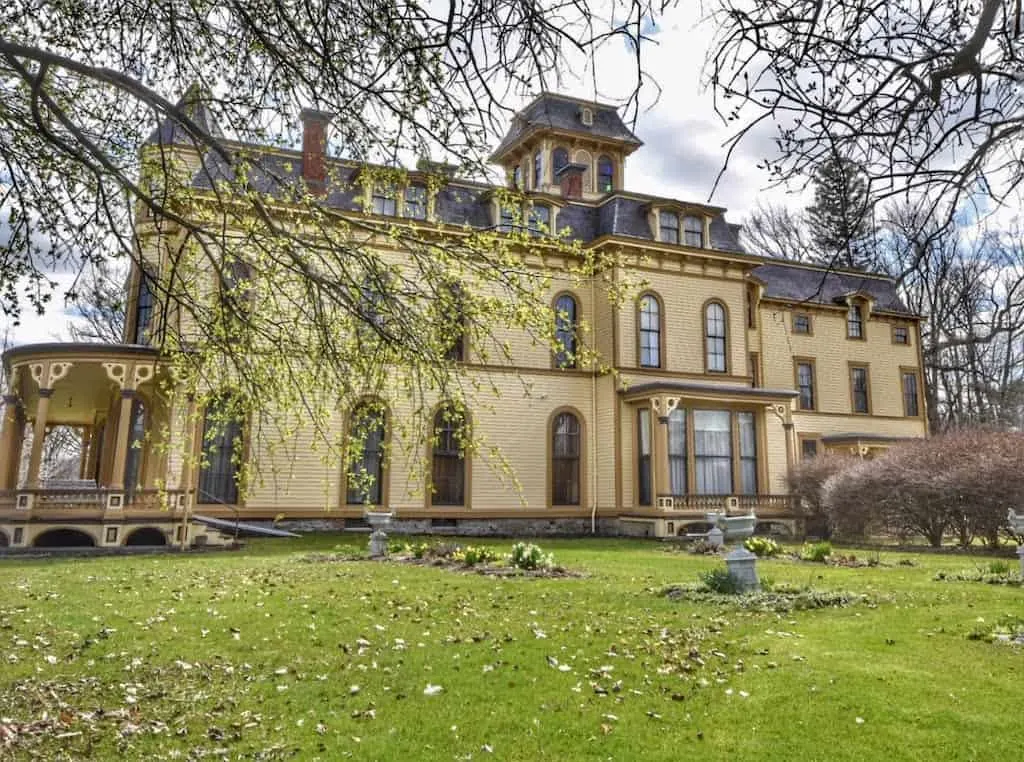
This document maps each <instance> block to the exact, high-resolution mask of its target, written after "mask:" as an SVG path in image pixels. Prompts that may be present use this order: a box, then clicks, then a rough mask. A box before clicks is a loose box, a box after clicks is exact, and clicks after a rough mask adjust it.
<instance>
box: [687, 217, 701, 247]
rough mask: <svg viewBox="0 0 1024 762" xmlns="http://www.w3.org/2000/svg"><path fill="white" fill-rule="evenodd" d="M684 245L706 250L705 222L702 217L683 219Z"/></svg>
mask: <svg viewBox="0 0 1024 762" xmlns="http://www.w3.org/2000/svg"><path fill="white" fill-rule="evenodd" d="M683 243H685V244H686V245H687V246H696V247H698V248H704V220H702V219H701V218H700V217H685V218H684V219H683Z"/></svg>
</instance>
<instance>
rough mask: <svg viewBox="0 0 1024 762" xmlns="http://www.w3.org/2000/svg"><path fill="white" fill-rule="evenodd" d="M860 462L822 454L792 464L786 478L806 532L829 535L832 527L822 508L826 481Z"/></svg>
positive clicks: (845, 457) (850, 456)
mask: <svg viewBox="0 0 1024 762" xmlns="http://www.w3.org/2000/svg"><path fill="white" fill-rule="evenodd" d="M858 462H859V461H858V460H857V459H856V458H854V457H853V456H852V455H844V454H839V453H824V454H822V455H819V456H817V457H815V458H808V459H806V460H803V461H801V462H800V463H797V464H795V465H794V466H793V467H792V468H790V470H789V475H788V477H787V479H788V484H789V492H790V494H791V495H793V497H794V498H796V505H797V507H798V509H799V510H800V512H801V514H802V515H803V517H804V519H805V522H806V526H807V528H808V532H809V533H810V534H817V535H821V536H823V537H830V536H831V535H832V532H833V530H834V527H833V526H832V522H831V520H830V517H829V514H828V512H827V511H826V510H825V500H824V498H825V484H826V482H827V481H828V480H829V479H830V478H831V477H833V476H835V475H836V474H838V473H839V472H841V471H843V470H844V469H847V468H850V467H851V466H853V465H854V464H856V463H858Z"/></svg>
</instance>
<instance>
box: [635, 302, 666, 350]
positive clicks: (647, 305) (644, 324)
mask: <svg viewBox="0 0 1024 762" xmlns="http://www.w3.org/2000/svg"><path fill="white" fill-rule="evenodd" d="M637 316H638V327H639V331H640V342H639V343H640V367H641V368H660V367H661V302H659V301H658V297H656V296H655V295H654V294H644V295H643V296H641V297H640V304H639V307H638V310H637Z"/></svg>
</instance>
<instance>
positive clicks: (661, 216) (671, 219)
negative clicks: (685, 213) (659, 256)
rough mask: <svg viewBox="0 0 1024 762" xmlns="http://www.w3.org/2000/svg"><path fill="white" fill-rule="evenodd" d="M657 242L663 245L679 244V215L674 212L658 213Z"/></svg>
mask: <svg viewBox="0 0 1024 762" xmlns="http://www.w3.org/2000/svg"><path fill="white" fill-rule="evenodd" d="M658 240H659V241H663V242H664V243H679V215H678V214H676V213H675V212H668V211H661V212H658Z"/></svg>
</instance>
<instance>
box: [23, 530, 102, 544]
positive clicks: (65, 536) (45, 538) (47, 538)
mask: <svg viewBox="0 0 1024 762" xmlns="http://www.w3.org/2000/svg"><path fill="white" fill-rule="evenodd" d="M32 545H33V547H36V548H94V547H96V541H95V540H94V539H93V538H92V536H91V535H89V534H86V533H85V532H83V531H81V530H80V529H68V528H65V527H62V528H60V529H49V530H47V531H45V532H43V533H42V534H40V535H39V536H38V537H36V540H35V542H34V543H32Z"/></svg>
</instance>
